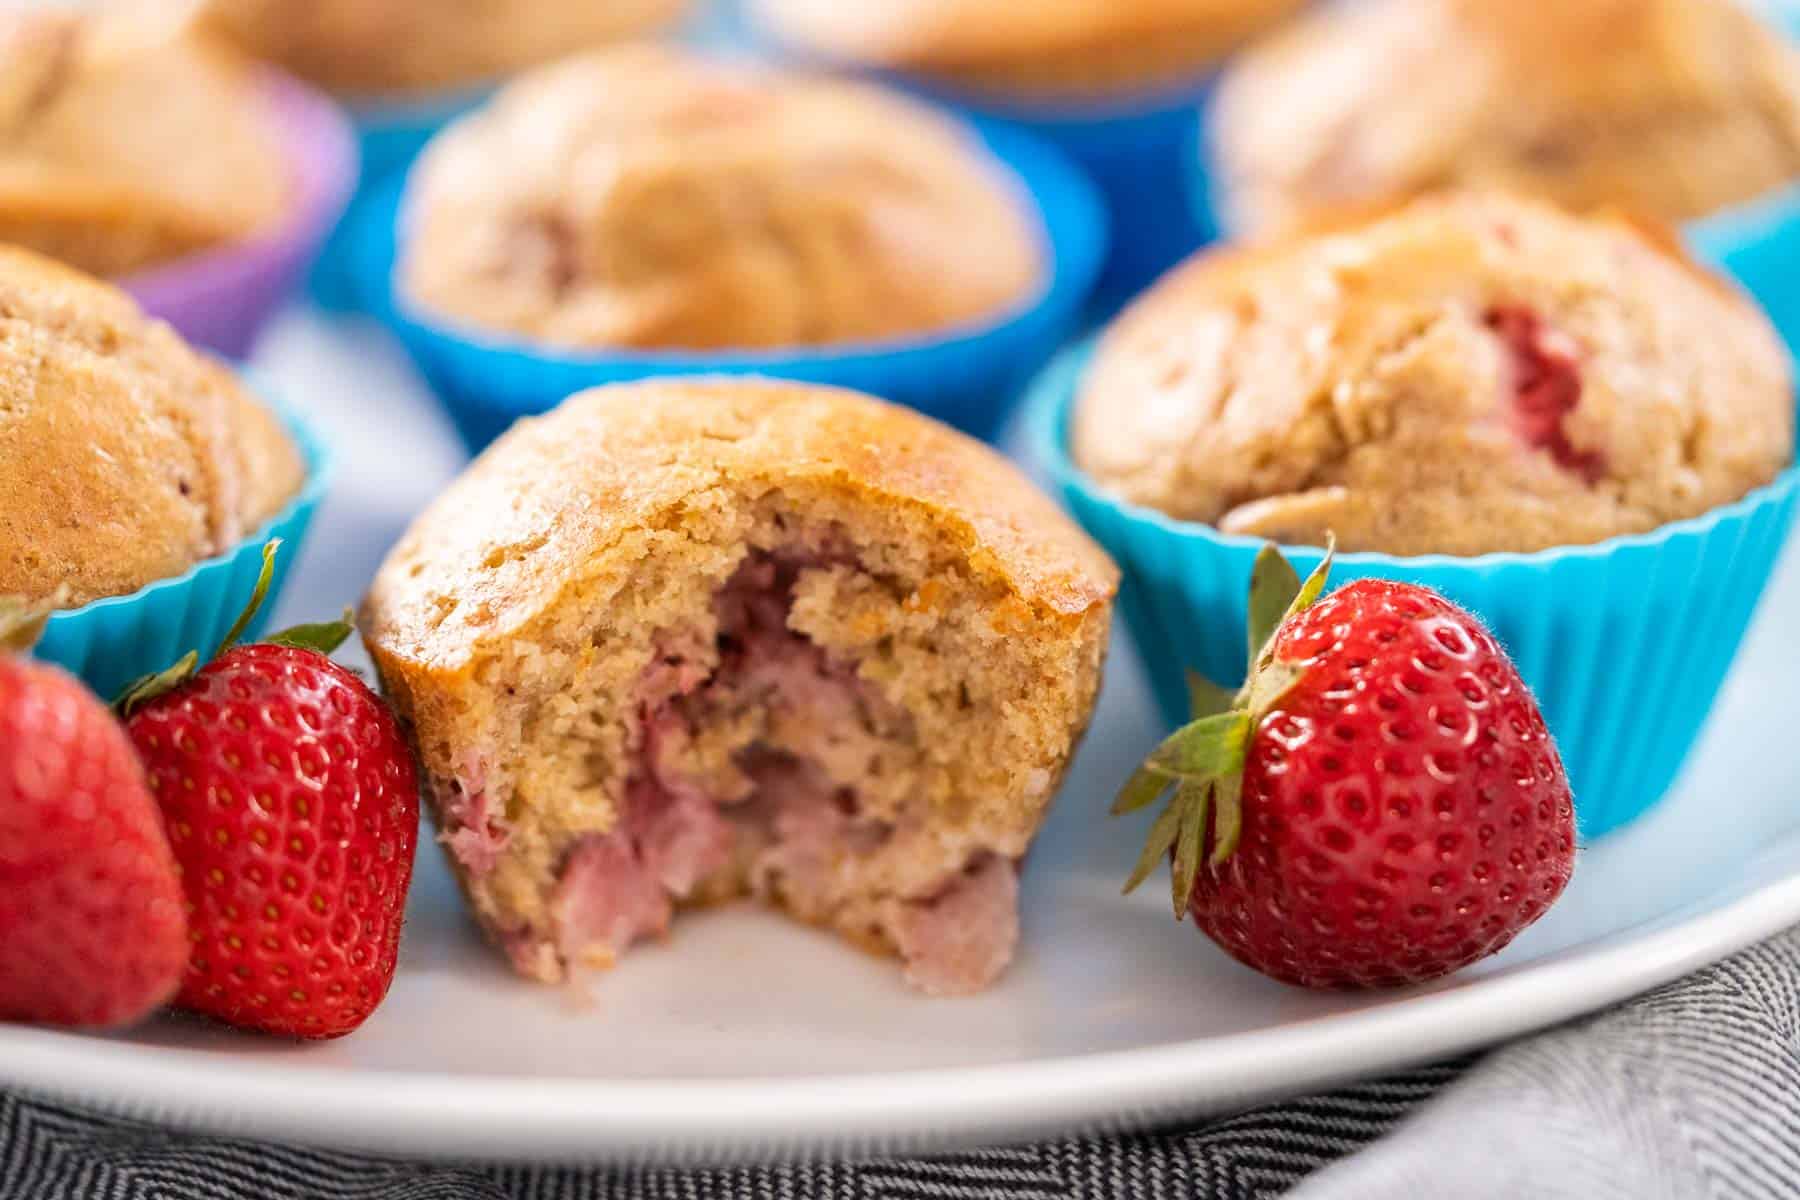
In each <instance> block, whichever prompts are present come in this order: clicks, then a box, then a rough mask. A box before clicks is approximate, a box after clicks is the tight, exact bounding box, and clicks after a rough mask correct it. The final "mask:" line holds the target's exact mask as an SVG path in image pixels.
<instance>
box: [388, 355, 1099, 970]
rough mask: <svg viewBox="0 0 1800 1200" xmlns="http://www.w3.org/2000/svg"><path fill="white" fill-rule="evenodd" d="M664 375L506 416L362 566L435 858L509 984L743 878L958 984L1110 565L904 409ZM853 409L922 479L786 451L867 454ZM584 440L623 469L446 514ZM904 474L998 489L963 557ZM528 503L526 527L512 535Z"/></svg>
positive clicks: (1037, 815)
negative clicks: (615, 475)
mask: <svg viewBox="0 0 1800 1200" xmlns="http://www.w3.org/2000/svg"><path fill="white" fill-rule="evenodd" d="M678 390H679V391H680V392H681V393H682V395H681V397H679V403H680V404H681V405H686V406H689V407H686V408H684V409H683V410H682V414H681V415H676V414H675V412H674V410H673V409H672V408H671V407H669V405H668V403H666V400H667V397H666V394H665V395H662V396H660V397H659V395H658V394H656V393H655V392H654V390H653V389H603V391H602V392H600V393H593V394H591V400H590V401H585V402H584V403H585V404H586V407H585V408H584V409H583V410H582V411H581V412H578V413H575V414H569V415H570V416H571V419H570V420H569V421H568V422H567V423H565V424H562V425H560V426H557V425H546V424H533V425H531V426H527V427H524V428H523V430H520V429H515V431H514V432H513V433H512V434H511V435H509V438H508V439H506V440H503V441H502V442H501V443H498V444H497V446H496V448H495V450H493V451H490V452H489V456H488V457H486V458H484V459H483V460H482V461H481V462H480V463H478V464H477V465H476V467H475V468H474V470H473V472H472V477H467V476H466V477H465V479H464V481H463V483H462V484H460V485H459V487H458V488H457V489H453V491H452V493H450V495H449V496H448V498H447V499H448V507H445V508H443V509H441V510H438V511H434V512H433V513H428V514H427V516H426V517H425V518H424V519H423V523H422V525H420V526H416V527H415V530H414V532H413V533H411V534H409V535H408V537H407V539H405V540H403V541H402V543H401V545H400V546H399V547H398V548H397V550H396V552H395V555H394V556H393V557H391V558H390V559H389V561H388V563H387V564H386V565H385V566H384V567H383V569H382V572H381V574H380V576H378V578H377V581H376V585H375V588H374V590H373V591H372V593H371V597H370V601H369V603H368V604H367V605H366V606H365V610H364V622H363V628H364V630H365V636H366V637H367V638H368V639H369V645H370V650H371V653H372V655H373V656H374V658H375V661H376V663H377V665H378V667H379V668H380V670H381V673H382V678H383V681H384V683H385V684H386V686H387V688H388V690H389V693H390V694H391V695H392V696H393V697H394V699H395V702H396V704H397V707H398V708H399V710H400V711H401V713H402V714H404V715H405V716H406V718H407V719H408V721H409V722H410V724H411V727H412V728H413V730H414V734H415V737H416V739H417V742H418V746H419V750H420V756H421V760H422V762H423V764H424V766H425V769H426V776H427V779H428V780H429V783H430V794H431V796H432V797H433V801H434V805H433V806H434V810H435V812H436V816H437V819H438V823H439V825H440V829H441V831H442V840H443V841H444V842H445V844H446V847H447V850H448V852H449V853H450V855H451V856H452V858H453V861H454V865H455V868H456V873H457V875H458V878H459V879H460V881H461V883H462V885H463V887H464V889H465V891H466V892H467V894H468V896H469V898H470V901H471V903H472V904H473V906H474V908H475V911H476V913H477V915H478V917H479V918H480V920H481V922H482V924H483V926H484V927H485V928H486V929H487V931H488V932H489V934H490V935H491V936H492V937H493V938H494V940H495V941H496V942H497V943H498V944H499V945H500V946H501V947H502V948H503V949H504V950H505V951H506V952H507V954H508V955H509V956H510V957H511V959H512V962H513V964H514V965H515V967H516V968H517V969H518V970H520V971H521V972H522V973H524V974H527V975H530V976H533V977H536V978H539V979H544V980H555V979H559V978H562V977H563V976H564V975H565V974H567V973H568V972H569V971H570V970H571V969H573V968H576V967H579V966H583V965H586V966H606V965H610V964H612V963H613V962H614V961H615V960H616V959H617V958H618V957H619V956H620V955H622V954H624V953H625V951H626V950H627V948H628V947H630V946H631V945H633V944H634V943H636V942H638V941H640V940H641V939H644V938H647V937H654V936H658V935H661V934H663V933H664V932H666V931H667V930H668V929H669V928H670V924H671V920H672V918H673V917H674V916H675V914H676V912H677V911H678V910H680V909H681V908H683V907H685V906H694V905H704V904H711V903H716V902H719V901H724V900H728V899H732V898H735V897H752V898H755V899H758V900H761V901H765V902H768V903H771V904H773V905H776V906H778V907H780V908H781V909H783V910H785V911H786V912H787V913H789V914H791V915H792V916H794V917H796V918H798V919H800V920H801V921H804V922H807V923H810V924H814V925H817V926H820V927H823V928H825V929H828V930H832V931H835V932H836V933H837V934H838V935H840V936H842V937H844V938H846V939H848V940H849V941H851V942H852V943H854V944H856V945H858V946H860V947H862V948H864V949H866V950H869V951H871V952H874V953H877V954H881V955H888V956H895V957H898V958H899V959H900V960H902V962H903V964H904V970H905V975H906V977H907V979H908V980H909V981H910V982H911V983H913V984H914V985H916V986H917V987H919V988H920V989H922V990H924V991H926V992H928V993H932V994H938V995H951V994H965V993H969V992H974V991H977V990H980V989H981V988H983V987H985V986H987V985H988V984H990V983H991V982H993V981H994V980H995V979H996V978H997V977H998V976H999V975H1000V973H1001V972H1002V970H1003V969H1004V968H1005V967H1006V965H1007V964H1008V963H1009V962H1010V960H1011V959H1012V957H1013V952H1014V946H1015V944H1016V942H1017V940H1018V936H1019V926H1018V873H1019V867H1020V862H1021V860H1022V858H1023V857H1024V855H1025V852H1026V849H1027V846H1028V845H1029V843H1030V841H1031V839H1032V837H1033V836H1034V835H1035V833H1036V831H1037V829H1038V826H1039V824H1040V823H1041V821H1042V819H1043V817H1044V815H1045V812H1046V811H1047V807H1048V805H1049V803H1050V800H1051V797H1052V795H1053V793H1054V792H1055V790H1056V787H1057V785H1058V782H1059V781H1060V779H1061V777H1062V773H1063V771H1064V769H1065V768H1066V766H1067V764H1068V760H1069V757H1070V755H1071V754H1072V753H1073V748H1074V743H1075V741H1076V739H1077V738H1078V737H1079V736H1080V733H1081V731H1082V729H1083V728H1084V727H1085V725H1086V722H1087V719H1088V715H1089V713H1090V711H1091V707H1092V704H1093V700H1094V697H1095V694H1096V692H1097V690H1098V687H1099V675H1100V667H1101V661H1102V658H1103V656H1104V653H1105V646H1106V633H1107V626H1108V617H1109V612H1110V597H1111V593H1112V589H1113V586H1114V583H1115V581H1116V575H1115V574H1114V572H1113V569H1112V567H1111V565H1110V564H1109V563H1107V562H1106V560H1105V559H1104V556H1102V555H1100V554H1099V552H1098V551H1097V550H1096V549H1095V548H1094V547H1093V546H1092V544H1091V543H1089V542H1087V540H1086V539H1085V538H1083V537H1082V536H1081V535H1080V533H1079V532H1078V531H1076V530H1074V529H1073V528H1072V527H1071V526H1069V525H1068V524H1067V522H1066V519H1065V518H1063V517H1062V516H1061V515H1060V514H1059V513H1057V512H1056V511H1055V510H1054V508H1053V507H1052V506H1050V505H1049V503H1048V502H1047V501H1045V500H1043V498H1042V497H1040V496H1038V495H1036V494H1035V493H1033V492H1031V491H1030V489H1029V486H1028V485H1027V484H1026V483H1025V482H1024V481H1023V480H1022V479H1019V478H1017V477H1016V475H1015V474H1013V473H1012V472H1011V469H1010V468H1009V467H1007V466H1006V464H1004V463H1003V462H1002V461H1000V460H999V459H998V458H997V457H996V456H993V455H992V454H991V452H989V451H987V450H985V449H984V448H981V447H979V446H977V445H975V444H974V443H972V442H965V441H963V440H960V439H956V440H953V438H952V435H951V434H949V433H948V431H941V430H935V429H933V428H931V427H929V425H928V423H927V422H925V421H924V420H923V419H922V418H919V417H916V416H914V415H911V414H903V413H899V412H898V411H894V412H889V411H887V410H885V409H884V408H882V407H881V406H877V405H875V404H874V403H873V402H872V401H867V400H862V399H860V398H854V397H849V396H848V394H847V393H833V392H826V391H823V390H803V391H802V392H801V393H800V398H799V399H784V398H783V395H782V393H783V392H784V391H791V390H793V389H788V388H786V385H766V386H765V385H759V384H758V385H742V386H741V387H737V388H734V387H733V386H732V385H726V384H719V385H702V384H683V385H680V388H679V389H678ZM659 399H660V401H663V402H659ZM582 400H583V398H577V401H571V402H570V403H571V404H575V403H577V402H578V401H582ZM700 404H706V405H711V406H712V407H713V408H714V409H715V410H716V411H717V412H718V413H719V414H720V415H718V416H712V417H709V416H708V415H707V413H706V412H705V411H704V410H703V409H702V408H701V407H699V405H700ZM629 406H641V407H643V408H644V412H642V413H638V414H631V413H628V412H627V411H625V410H626V409H627V408H628V407H629ZM563 415H564V414H557V415H556V416H553V417H551V418H549V419H548V420H549V421H551V422H556V421H557V420H558V419H559V417H561V416H563ZM590 419H591V420H592V421H593V422H594V423H592V424H585V423H584V422H587V421H589V420H590ZM695 422H698V424H694V423H695ZM671 424H672V425H673V426H674V427H675V431H674V432H672V433H668V432H664V431H662V430H659V429H656V428H654V426H658V425H671ZM626 426H630V427H631V428H626ZM702 428H704V429H706V430H708V431H709V432H708V433H706V434H705V435H695V436H690V435H693V434H694V431H695V430H697V429H702ZM820 429H824V430H825V431H826V432H825V433H824V434H822V435H820V434H818V433H817V431H818V430H820ZM883 432H885V435H886V442H885V445H884V447H883V449H884V451H885V452H886V453H888V454H890V455H892V456H894V457H896V458H898V459H902V460H906V461H908V462H910V463H912V464H913V466H916V467H917V468H918V469H919V470H921V471H925V472H929V473H931V474H932V475H933V476H934V477H935V482H932V481H931V480H927V481H926V482H925V483H924V487H925V489H926V492H924V493H922V492H919V491H913V490H910V489H908V490H906V491H904V492H903V493H898V494H897V493H895V492H893V491H889V490H887V488H886V485H885V484H876V483H871V482H870V476H869V475H867V474H864V473H863V472H864V471H874V472H879V471H881V470H882V469H883V468H882V467H881V466H880V465H878V464H868V465H866V466H861V467H859V466H855V465H851V464H852V463H854V461H855V460H854V459H851V460H848V461H847V460H845V459H843V458H839V457H837V455H838V454H839V451H838V450H836V449H834V450H832V451H830V452H829V456H828V457H824V458H813V457H811V455H812V454H813V451H809V450H808V449H806V448H805V447H807V446H808V445H810V446H813V447H815V449H816V448H817V447H818V446H820V445H823V444H826V443H829V444H831V445H832V446H835V447H847V449H845V450H843V453H845V454H869V453H874V452H875V450H876V445H875V444H873V443H865V441H864V439H867V438H871V437H874V438H878V439H879V438H880V437H881V436H882V433H883ZM587 437H594V438H599V437H610V438H611V441H610V450H609V453H612V454H614V455H619V454H624V455H625V456H626V457H627V458H628V459H629V460H630V462H631V464H632V465H631V467H630V471H631V473H633V474H637V473H639V472H640V469H641V471H642V472H645V473H647V474H648V475H650V476H654V478H642V479H639V480H638V481H637V482H636V483H635V484H633V485H632V486H631V487H630V488H629V491H628V492H626V493H614V492H612V491H611V488H612V486H613V485H612V484H611V483H606V484H583V483H570V484H569V485H568V486H567V488H566V489H564V490H562V491H561V492H560V493H559V495H558V498H557V499H556V500H555V501H554V505H553V507H552V508H551V509H549V510H545V509H542V508H540V507H539V505H541V504H542V503H544V498H543V497H542V496H541V495H537V494H533V493H532V492H530V491H527V493H525V494H522V495H521V496H520V497H519V500H518V503H519V504H520V505H521V512H520V513H519V514H518V519H517V521H515V522H511V523H509V524H508V525H507V526H506V528H505V531H504V536H501V531H499V530H496V529H493V528H491V527H490V528H489V529H487V530H486V531H485V532H482V533H480V534H479V535H477V534H475V533H472V532H468V531H465V530H464V529H463V528H462V522H463V521H464V520H466V519H471V518H472V513H471V511H470V510H469V509H468V508H467V507H465V506H481V507H485V506H486V505H487V503H488V497H489V496H490V495H500V494H503V492H504V491H510V490H511V488H512V486H513V483H512V480H513V479H514V478H515V476H514V473H515V472H521V471H525V470H527V469H530V470H532V471H541V470H544V469H546V468H547V467H548V465H549V464H548V463H547V462H546V461H545V458H544V456H545V455H546V454H552V455H554V457H555V458H556V459H557V461H561V460H562V459H568V458H570V457H571V456H573V455H575V454H576V453H577V451H576V450H575V449H574V447H575V446H577V445H580V444H586V443H585V442H584V440H583V439H584V438H587ZM720 439H725V440H720ZM530 441H535V442H536V443H537V444H536V445H535V446H529V447H528V445H527V443H528V442H530ZM565 442H566V443H567V445H566V446H562V447H560V448H556V449H554V450H553V449H552V443H565ZM631 442H636V443H637V446H636V448H631V447H629V446H627V445H626V443H631ZM665 445H666V447H667V449H666V450H664V449H660V448H659V449H655V450H654V451H652V450H651V449H650V448H651V447H653V446H654V447H663V446H665ZM639 450H642V451H644V454H645V457H643V459H642V460H641V466H640V460H639V457H638V453H639ZM528 463H529V464H530V467H529V468H527V466H526V464H528ZM726 463H734V464H737V465H735V466H730V467H727V466H725V465H724V464H726ZM752 464H756V465H752ZM809 464H810V465H809ZM619 469H620V470H621V471H622V470H623V469H624V465H623V464H620V468H619ZM911 469H913V468H912V467H910V466H909V467H906V468H904V469H903V471H902V474H903V473H904V471H905V470H911ZM621 478H622V476H621ZM888 478H889V482H893V481H894V480H895V479H897V478H899V476H898V475H891V476H889V477H888ZM977 478H979V479H981V480H982V481H983V482H982V484H976V483H975V482H974V480H975V479H977ZM959 479H961V480H962V483H960V484H959V483H957V481H958V480H959ZM936 486H943V487H945V488H955V489H956V490H957V491H961V490H962V489H963V488H964V487H969V488H972V489H973V490H971V491H970V492H969V502H971V503H973V502H976V501H977V500H986V501H989V502H992V503H994V504H998V505H1004V506H1006V507H1005V509H1004V512H1005V515H1004V516H995V517H992V518H990V517H988V516H983V517H982V518H981V520H983V521H989V520H990V519H991V520H993V521H995V522H998V523H996V524H993V525H991V526H990V530H991V531H992V532H993V536H994V537H996V538H998V539H999V541H993V540H983V539H981V538H978V540H977V541H976V542H975V543H973V548H972V544H971V541H970V537H971V530H970V526H969V525H968V524H965V523H963V522H962V520H961V519H960V518H951V517H947V516H946V515H945V511H944V510H943V509H941V508H938V507H936V502H935V501H933V500H930V499H926V498H923V497H924V496H925V495H926V494H927V493H928V492H929V490H930V489H931V488H932V487H936ZM596 488H598V489H599V490H596ZM614 495H617V496H618V497H619V498H618V499H617V500H616V501H613V502H611V504H612V506H611V507H610V508H609V509H608V510H607V511H606V512H605V513H602V514H598V515H593V516H590V515H588V514H589V508H588V506H589V505H591V504H593V503H596V502H597V499H598V498H599V497H602V496H608V497H610V496H614ZM647 496H649V497H653V499H646V497H647ZM621 505H623V506H627V507H630V508H631V509H632V513H633V515H632V516H631V517H630V518H629V519H622V518H620V517H619V516H618V510H619V507H620V506H621ZM565 506H566V507H565ZM549 512H556V513H563V514H565V515H564V516H563V517H562V518H560V520H561V521H562V522H563V524H562V525H560V526H559V527H558V530H557V532H555V533H553V534H550V535H548V537H546V536H544V535H542V534H538V533H530V532H528V531H529V530H531V529H534V528H538V527H539V523H540V521H541V519H542V518H543V517H544V516H545V515H547V513H549ZM1000 523H1005V524H1004V525H1003V524H1000ZM1028 535H1029V537H1030V540H1029V543H1028V542H1027V541H1026V540H1024V539H1025V538H1026V537H1027V536H1028ZM1007 544H1010V545H1011V547H1012V548H1007ZM577 547H579V548H580V549H576V548H577ZM476 561H479V562H480V563H481V565H480V566H479V567H478V568H476V567H474V566H473V564H474V563H475V562H476ZM1027 563H1035V564H1037V565H1036V566H1027V565H1024V564H1027ZM1033 572H1047V573H1045V574H1034V573H1033ZM520 581H529V583H528V584H523V583H520ZM1053 581H1054V582H1053Z"/></svg>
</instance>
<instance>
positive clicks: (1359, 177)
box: [1211, 0, 1800, 233]
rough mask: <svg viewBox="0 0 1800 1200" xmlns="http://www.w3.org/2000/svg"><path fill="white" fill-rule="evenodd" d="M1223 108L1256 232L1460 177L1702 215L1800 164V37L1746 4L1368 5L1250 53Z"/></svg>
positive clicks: (1234, 181)
mask: <svg viewBox="0 0 1800 1200" xmlns="http://www.w3.org/2000/svg"><path fill="white" fill-rule="evenodd" d="M1212 118H1213V119H1212V128H1211V142H1212V147H1213V155H1212V157H1213V167H1214V181H1213V190H1214V201H1215V204H1216V205H1217V206H1218V208H1219V209H1220V212H1221V215H1222V217H1223V218H1224V223H1225V225H1226V227H1227V228H1230V229H1232V230H1234V231H1236V232H1239V233H1254V232H1259V231H1260V232H1268V231H1273V230H1279V229H1283V228H1289V227H1292V226H1294V225H1295V224H1297V223H1301V222H1304V221H1306V220H1307V219H1308V217H1309V216H1310V215H1312V214H1314V213H1316V212H1318V211H1320V210H1321V209H1324V210H1329V209H1332V208H1335V207H1339V206H1343V205H1346V204H1351V205H1354V204H1363V203H1368V202H1391V201H1393V200H1398V199H1404V198H1405V197H1408V196H1411V195H1415V194H1417V193H1420V192H1423V191H1427V190H1431V189H1436V188H1441V187H1453V186H1463V187H1477V188H1501V189H1506V190H1512V191H1526V192H1534V193H1537V194H1540V195H1543V196H1545V197H1547V198H1550V199H1553V200H1556V201H1558V202H1560V203H1562V204H1564V205H1566V206H1569V207H1573V208H1576V209H1587V208H1592V207H1595V206H1597V205H1602V204H1613V203H1616V204H1620V205H1622V206H1625V207H1627V208H1629V209H1630V210H1631V211H1633V212H1639V213H1643V214H1645V215H1647V216H1652V217H1656V218H1659V219H1662V220H1666V221H1672V222H1673V221H1684V220H1688V219H1691V218H1694V217H1699V216H1703V215H1705V214H1707V213H1710V212H1713V211H1715V210H1717V209H1720V208H1723V207H1726V206H1729V205H1732V204H1737V203H1740V202H1742V201H1746V200H1750V199H1753V198H1754V197H1756V196H1759V195H1761V194H1763V193H1765V192H1767V191H1769V190H1771V189H1773V188H1777V187H1780V186H1781V185H1783V184H1786V183H1791V182H1794V181H1795V180H1796V179H1800V50H1796V49H1795V48H1794V47H1793V46H1792V45H1791V44H1790V43H1788V42H1787V40H1786V39H1784V38H1782V37H1781V36H1780V35H1778V34H1777V33H1776V32H1774V31H1773V30H1771V29H1769V28H1768V27H1766V26H1765V25H1763V24H1762V23H1761V22H1759V21H1758V20H1757V19H1756V18H1755V17H1753V16H1752V15H1750V13H1748V12H1747V11H1745V10H1744V9H1741V8H1739V7H1738V6H1737V5H1736V4H1735V3H1733V2H1732V0H1554V2H1553V3H1515V2H1512V0H1363V2H1360V3H1355V4H1341V5H1335V6H1332V7H1328V8H1322V9H1321V10H1319V11H1318V12H1317V13H1316V14H1314V15H1311V16H1307V17H1305V18H1302V19H1301V20H1300V21H1299V22H1297V23H1296V24H1295V25H1294V26H1292V27H1290V28H1289V29H1288V30H1286V31H1284V32H1282V33H1281V34H1279V35H1277V36H1276V37H1274V38H1272V39H1270V40H1269V41H1268V42H1266V43H1263V44H1260V45H1258V46H1257V47H1256V48H1254V49H1253V50H1251V51H1250V52H1249V53H1247V54H1245V55H1243V56H1242V57H1240V58H1239V59H1237V60H1236V61H1235V62H1234V63H1233V64H1232V66H1231V67H1230V68H1229V69H1228V70H1227V71H1226V73H1225V76H1224V78H1223V79H1222V81H1221V83H1220V86H1219V92H1218V97H1217V102H1216V104H1215V107H1214V110H1213V114H1212Z"/></svg>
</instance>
